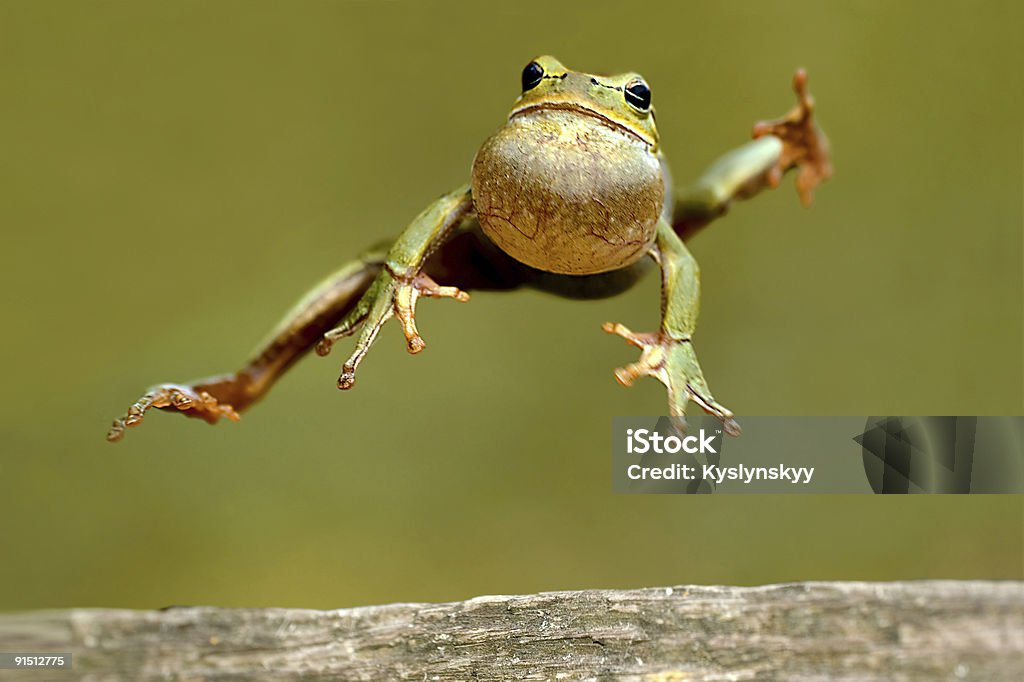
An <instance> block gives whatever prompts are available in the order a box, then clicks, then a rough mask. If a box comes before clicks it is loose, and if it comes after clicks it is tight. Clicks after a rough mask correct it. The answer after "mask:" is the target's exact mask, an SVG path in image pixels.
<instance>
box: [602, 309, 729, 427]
mask: <svg viewBox="0 0 1024 682" xmlns="http://www.w3.org/2000/svg"><path fill="white" fill-rule="evenodd" d="M601 328H602V329H603V330H604V331H606V332H608V333H609V334H616V335H618V336H621V337H622V338H624V339H625V340H626V342H627V343H629V344H630V345H633V346H636V347H637V348H639V349H640V351H641V352H640V360H639V361H638V362H634V363H632V364H629V365H626V366H625V367H620V368H618V369H616V370H615V378H616V379H617V380H618V382H619V383H620V384H622V385H623V386H632V385H633V382H634V381H636V380H637V379H639V378H640V377H643V376H650V377H654V378H655V379H657V380H658V381H660V382H661V383H663V384H664V385H665V388H667V389H668V406H669V413H670V415H671V416H673V417H679V418H680V421H682V419H681V418H682V417H683V416H684V415H685V413H686V405H687V402H689V401H690V400H692V401H693V402H695V403H697V404H698V405H700V407H701V408H702V409H703V410H704V411H705V412H707V413H708V414H710V415H712V416H713V417H716V418H718V420H719V421H721V422H722V426H723V428H724V429H725V432H726V433H728V434H729V435H730V436H738V435H740V425H739V424H737V423H736V420H735V419H733V414H732V412H731V411H730V410H729V409H727V408H726V407H725V406H724V405H721V404H719V403H718V402H717V401H716V400H715V399H714V397H712V395H711V391H710V389H708V385H707V382H706V381H705V380H704V373H703V372H702V371H701V368H700V364H699V363H698V362H697V354H696V352H695V351H694V349H693V343H691V342H690V341H689V340H688V339H675V338H672V337H671V336H669V335H667V334H665V333H664V332H653V333H648V334H637V333H635V332H632V331H630V330H629V328H628V327H626V326H625V325H622V324H618V323H616V324H612V323H611V322H605V323H604V325H602V327H601Z"/></svg>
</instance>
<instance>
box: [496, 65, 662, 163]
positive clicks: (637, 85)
mask: <svg viewBox="0 0 1024 682" xmlns="http://www.w3.org/2000/svg"><path fill="white" fill-rule="evenodd" d="M522 80H523V83H522V85H523V93H522V94H521V95H520V96H519V99H517V100H516V102H515V106H514V107H513V108H512V113H511V114H509V118H510V119H511V118H515V117H516V116H518V115H520V114H524V113H527V112H532V111H536V110H540V109H562V110H568V111H575V112H578V113H580V114H581V115H585V116H593V117H596V118H598V119H601V120H602V121H603V122H605V123H607V124H609V125H612V126H615V127H617V128H620V129H622V130H624V131H625V132H628V133H632V134H633V135H636V136H637V137H639V138H640V139H641V140H643V141H644V142H646V143H647V144H649V145H650V146H651V148H652V150H656V149H657V146H658V129H657V127H656V126H655V124H654V108H653V107H652V106H651V89H650V87H648V85H647V81H645V80H644V78H643V76H641V75H640V74H638V73H622V74H618V75H615V76H596V75H593V74H589V73H580V72H578V71H572V70H570V69H567V68H566V67H565V66H564V65H563V64H562V63H561V62H560V61H558V60H557V59H555V58H554V57H550V56H542V57H537V58H536V59H534V60H532V61H531V62H530V63H529V64H527V65H526V67H525V68H524V69H523V78H522Z"/></svg>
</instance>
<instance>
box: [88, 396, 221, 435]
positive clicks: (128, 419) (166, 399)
mask: <svg viewBox="0 0 1024 682" xmlns="http://www.w3.org/2000/svg"><path fill="white" fill-rule="evenodd" d="M153 408H157V409H176V410H178V411H180V412H182V413H185V414H187V416H190V417H198V418H200V419H203V420H204V421H206V422H208V423H210V424H215V423H217V422H218V421H219V420H220V419H221V417H226V418H227V419H230V420H231V421H238V420H240V419H241V416H240V415H239V414H238V412H237V411H236V410H235V408H234V407H233V406H231V405H229V404H227V403H221V402H219V401H218V400H217V399H216V398H214V397H213V396H212V395H210V393H209V392H207V391H204V390H199V389H196V388H195V387H193V386H188V385H184V384H162V385H159V386H154V387H153V388H150V389H149V390H148V391H146V393H145V395H143V396H142V397H141V398H139V399H138V400H136V401H135V403H133V404H132V406H131V407H129V408H128V412H127V414H125V415H124V416H123V417H121V418H120V419H115V420H114V423H113V424H112V425H111V427H110V431H108V432H107V440H108V441H110V442H111V443H114V442H117V441H119V440H121V439H122V438H124V432H125V430H126V429H128V428H130V427H134V426H138V425H139V424H141V423H142V421H143V420H144V419H145V417H146V413H147V412H148V411H149V410H151V409H153Z"/></svg>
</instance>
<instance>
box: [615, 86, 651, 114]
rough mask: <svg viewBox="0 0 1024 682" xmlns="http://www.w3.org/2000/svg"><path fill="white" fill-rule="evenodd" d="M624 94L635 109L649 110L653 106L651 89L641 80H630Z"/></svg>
mask: <svg viewBox="0 0 1024 682" xmlns="http://www.w3.org/2000/svg"><path fill="white" fill-rule="evenodd" d="M622 94H623V96H625V98H626V101H627V102H628V103H629V105H630V106H631V107H633V108H634V109H639V110H640V111H647V110H648V109H650V108H651V89H650V88H649V87H647V83H644V82H643V81H641V80H634V81H630V82H629V83H628V84H627V85H626V87H625V89H623V91H622Z"/></svg>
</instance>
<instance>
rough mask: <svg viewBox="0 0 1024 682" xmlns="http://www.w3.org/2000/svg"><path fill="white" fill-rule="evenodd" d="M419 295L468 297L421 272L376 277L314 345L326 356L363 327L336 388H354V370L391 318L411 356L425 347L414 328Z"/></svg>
mask: <svg viewBox="0 0 1024 682" xmlns="http://www.w3.org/2000/svg"><path fill="white" fill-rule="evenodd" d="M420 296H427V297H429V298H454V299H455V300H457V301H462V302H465V301H468V300H469V294H467V293H466V292H464V291H462V290H461V289H458V288H457V287H447V286H441V285H439V284H438V283H437V282H435V281H434V280H433V279H432V278H431V277H430V276H429V275H427V274H426V273H424V272H417V273H416V274H414V275H411V276H408V277H401V276H398V275H395V274H394V273H392V272H391V271H390V270H388V269H385V270H384V271H383V272H381V273H380V275H378V277H377V279H376V281H374V283H373V285H372V286H371V287H370V290H369V291H367V292H366V294H365V295H364V296H363V298H362V300H361V301H360V302H359V304H358V305H356V306H355V308H353V309H352V310H351V311H350V312H349V313H348V315H346V316H345V318H344V319H343V320H342V321H341V323H340V324H339V325H338V326H337V327H335V328H334V329H332V330H330V331H329V332H327V333H325V334H324V336H323V338H322V339H321V340H320V341H319V342H318V343H317V345H316V352H317V354H318V355H321V356H323V355H327V354H328V353H330V352H331V348H332V346H333V345H334V342H335V341H337V340H338V339H341V338H344V337H346V336H349V335H351V334H353V333H355V331H356V330H357V329H360V327H361V328H362V332H361V334H360V336H359V341H358V342H357V343H356V348H355V350H354V351H353V352H352V355H350V356H349V358H348V360H346V361H345V364H344V365H343V366H342V368H341V375H340V376H339V377H338V388H340V389H349V388H352V386H353V385H355V382H356V368H358V367H359V363H360V362H362V360H363V358H364V357H365V356H366V353H367V351H369V350H370V346H372V345H373V342H374V341H375V340H376V338H377V334H378V333H380V329H381V327H383V326H384V323H385V322H387V321H388V320H389V319H391V318H392V317H397V318H398V321H399V322H400V323H401V325H402V332H403V333H404V334H405V341H406V347H407V349H408V350H409V352H410V353H419V352H420V351H421V350H423V349H424V348H425V347H426V345H427V344H426V342H425V341H424V340H423V337H422V336H420V333H419V330H418V329H417V328H416V301H417V300H418V299H419V298H420Z"/></svg>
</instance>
